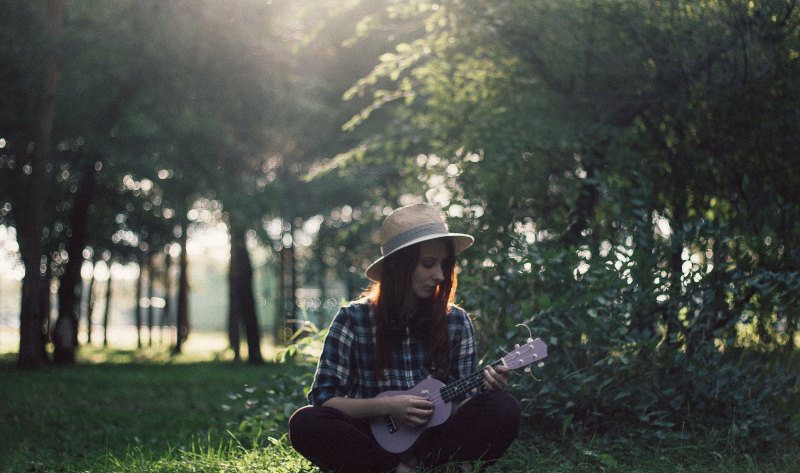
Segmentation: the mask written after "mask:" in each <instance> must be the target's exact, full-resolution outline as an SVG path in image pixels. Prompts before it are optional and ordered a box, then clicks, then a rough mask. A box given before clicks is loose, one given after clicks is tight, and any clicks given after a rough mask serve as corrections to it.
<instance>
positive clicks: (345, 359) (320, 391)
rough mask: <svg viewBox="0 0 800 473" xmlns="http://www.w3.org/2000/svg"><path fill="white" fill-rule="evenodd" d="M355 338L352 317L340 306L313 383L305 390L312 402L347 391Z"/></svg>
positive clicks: (315, 403)
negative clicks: (307, 391)
mask: <svg viewBox="0 0 800 473" xmlns="http://www.w3.org/2000/svg"><path fill="white" fill-rule="evenodd" d="M354 339H355V335H354V333H353V330H352V327H351V320H350V318H349V317H348V314H347V310H346V309H345V308H342V309H340V310H339V313H337V314H336V316H335V317H334V318H333V321H331V325H330V327H329V328H328V335H327V336H326V337H325V342H324V343H323V346H322V354H321V355H320V357H319V363H318V364H317V370H316V373H315V374H314V382H313V383H312V384H311V390H310V391H309V393H308V402H309V403H310V404H311V405H314V406H321V405H322V404H324V403H325V402H326V401H327V400H328V399H330V398H332V397H336V396H345V395H346V394H347V385H348V378H349V377H350V375H351V373H350V362H351V359H352V356H351V355H352V353H353V341H354Z"/></svg>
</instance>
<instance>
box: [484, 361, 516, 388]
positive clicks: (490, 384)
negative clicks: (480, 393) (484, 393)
mask: <svg viewBox="0 0 800 473" xmlns="http://www.w3.org/2000/svg"><path fill="white" fill-rule="evenodd" d="M509 376H510V370H509V369H508V368H507V367H505V366H503V365H498V366H496V367H493V366H487V367H486V368H484V370H483V385H484V386H486V389H488V390H490V391H502V390H503V388H505V387H506V384H508V378H509Z"/></svg>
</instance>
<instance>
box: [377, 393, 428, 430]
mask: <svg viewBox="0 0 800 473" xmlns="http://www.w3.org/2000/svg"><path fill="white" fill-rule="evenodd" d="M384 399H386V400H387V401H388V404H389V409H388V410H389V415H391V416H392V417H394V418H395V419H397V420H399V421H401V422H403V423H405V424H406V425H409V426H411V427H421V426H423V425H425V423H426V422H428V421H429V420H430V418H431V416H432V415H433V402H431V401H430V400H429V399H428V398H425V397H420V396H412V395H410V394H401V395H399V396H390V397H386V398H384Z"/></svg>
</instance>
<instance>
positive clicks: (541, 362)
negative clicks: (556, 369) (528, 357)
mask: <svg viewBox="0 0 800 473" xmlns="http://www.w3.org/2000/svg"><path fill="white" fill-rule="evenodd" d="M536 366H538V367H539V368H541V367H542V366H544V361H540V362H539V364H538V365H536Z"/></svg>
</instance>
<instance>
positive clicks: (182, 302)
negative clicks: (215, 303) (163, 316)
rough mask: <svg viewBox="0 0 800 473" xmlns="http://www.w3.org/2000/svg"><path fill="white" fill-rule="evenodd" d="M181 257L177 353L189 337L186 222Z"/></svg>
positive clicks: (183, 227)
mask: <svg viewBox="0 0 800 473" xmlns="http://www.w3.org/2000/svg"><path fill="white" fill-rule="evenodd" d="M181 227H182V228H181V230H182V231H181V239H180V245H181V259H180V265H179V271H180V275H179V276H178V314H177V320H176V327H177V330H176V332H177V334H176V339H175V351H174V352H175V353H180V352H181V350H182V349H183V342H185V341H186V339H187V338H188V337H189V274H188V272H187V271H188V269H189V255H188V251H187V250H186V241H187V233H188V231H189V229H188V226H187V225H186V224H185V223H184V224H183V225H182V226H181Z"/></svg>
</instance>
